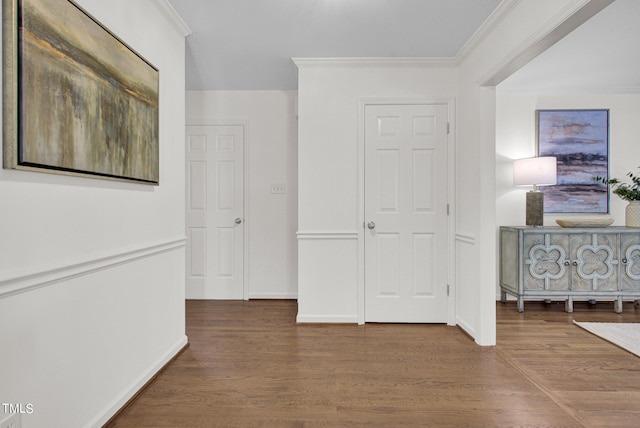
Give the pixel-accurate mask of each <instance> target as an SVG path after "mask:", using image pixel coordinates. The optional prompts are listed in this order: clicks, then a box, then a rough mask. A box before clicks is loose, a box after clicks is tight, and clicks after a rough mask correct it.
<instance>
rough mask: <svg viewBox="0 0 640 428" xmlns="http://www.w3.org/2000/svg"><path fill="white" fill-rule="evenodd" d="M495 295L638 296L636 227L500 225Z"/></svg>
mask: <svg viewBox="0 0 640 428" xmlns="http://www.w3.org/2000/svg"><path fill="white" fill-rule="evenodd" d="M499 275H500V290H501V293H500V298H501V300H502V301H503V302H505V301H506V298H507V294H510V295H513V296H515V297H516V298H517V300H518V311H519V312H522V311H524V301H525V300H564V301H565V308H566V310H567V312H573V302H574V301H575V300H588V301H597V300H613V301H615V306H614V307H615V311H616V312H622V301H623V300H635V301H636V303H637V301H638V300H640V229H634V228H626V227H606V228H588V229H583V228H580V229H578V228H562V227H542V228H533V227H505V226H503V227H500V274H499Z"/></svg>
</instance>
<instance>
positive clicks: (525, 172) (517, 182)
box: [513, 156, 557, 186]
mask: <svg viewBox="0 0 640 428" xmlns="http://www.w3.org/2000/svg"><path fill="white" fill-rule="evenodd" d="M556 182H557V161H556V158H555V157H552V156H544V157H536V158H526V159H517V160H515V161H513V185H514V186H531V185H535V186H552V185H554V184H556Z"/></svg>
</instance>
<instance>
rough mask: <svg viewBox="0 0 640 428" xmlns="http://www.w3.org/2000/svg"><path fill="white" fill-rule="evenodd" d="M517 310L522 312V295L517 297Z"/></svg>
mask: <svg viewBox="0 0 640 428" xmlns="http://www.w3.org/2000/svg"><path fill="white" fill-rule="evenodd" d="M518 312H524V297H518Z"/></svg>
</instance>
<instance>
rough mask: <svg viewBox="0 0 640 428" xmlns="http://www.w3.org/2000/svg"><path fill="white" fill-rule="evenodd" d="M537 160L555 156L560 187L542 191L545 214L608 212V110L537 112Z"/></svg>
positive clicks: (545, 188)
mask: <svg viewBox="0 0 640 428" xmlns="http://www.w3.org/2000/svg"><path fill="white" fill-rule="evenodd" d="M536 122H537V145H538V156H555V157H556V158H557V162H558V184H557V185H555V186H545V187H542V188H541V191H542V192H544V211H545V213H594V214H605V213H608V212H609V189H608V188H607V186H606V185H604V184H602V183H598V182H596V181H595V180H594V178H595V177H596V176H601V177H607V176H608V172H609V110H607V109H602V110H537V111H536Z"/></svg>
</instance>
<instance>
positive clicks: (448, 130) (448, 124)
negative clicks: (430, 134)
mask: <svg viewBox="0 0 640 428" xmlns="http://www.w3.org/2000/svg"><path fill="white" fill-rule="evenodd" d="M450 125H451V124H450V123H449V122H447V134H449V133H450V132H451V128H450Z"/></svg>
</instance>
